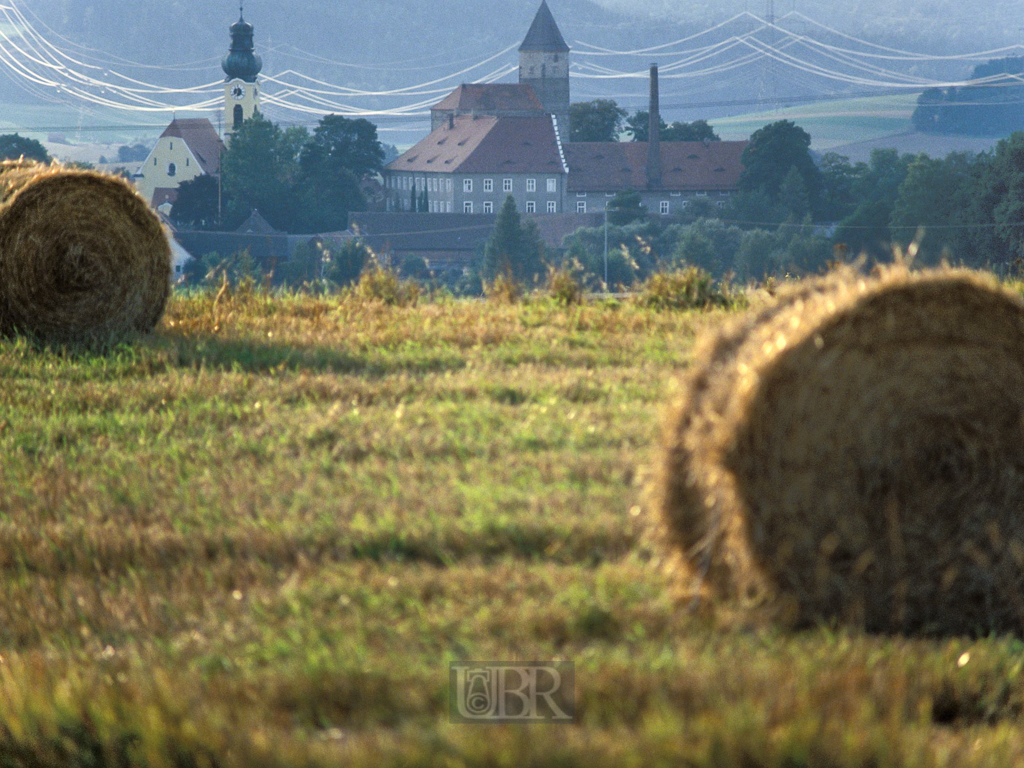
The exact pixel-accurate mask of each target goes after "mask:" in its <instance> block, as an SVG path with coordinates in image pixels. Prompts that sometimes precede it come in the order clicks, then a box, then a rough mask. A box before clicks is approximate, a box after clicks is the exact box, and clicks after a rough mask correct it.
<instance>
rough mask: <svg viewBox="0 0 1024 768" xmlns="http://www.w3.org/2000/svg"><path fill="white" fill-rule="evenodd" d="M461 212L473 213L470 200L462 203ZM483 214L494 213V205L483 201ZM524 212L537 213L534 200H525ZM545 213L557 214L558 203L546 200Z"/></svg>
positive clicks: (488, 201)
mask: <svg viewBox="0 0 1024 768" xmlns="http://www.w3.org/2000/svg"><path fill="white" fill-rule="evenodd" d="M462 212H463V213H473V202H472V201H471V200H466V201H465V202H463V203H462ZM483 212H484V213H494V203H492V202H491V201H490V200H485V201H484V209H483ZM526 212H527V213H536V212H537V201H536V200H527V201H526ZM547 212H548V213H558V203H557V202H555V201H554V200H548V202H547Z"/></svg>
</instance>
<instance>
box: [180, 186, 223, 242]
mask: <svg viewBox="0 0 1024 768" xmlns="http://www.w3.org/2000/svg"><path fill="white" fill-rule="evenodd" d="M218 187H219V184H218V182H217V179H216V178H215V177H214V176H209V175H207V174H203V175H201V176H196V177H195V178H194V179H192V180H191V181H184V182H182V183H181V184H180V185H179V186H178V199H177V200H175V201H174V207H173V208H172V209H171V222H172V223H173V224H174V226H176V227H178V228H180V229H214V228H216V227H217V226H219V225H220V205H219V202H220V200H219V189H218Z"/></svg>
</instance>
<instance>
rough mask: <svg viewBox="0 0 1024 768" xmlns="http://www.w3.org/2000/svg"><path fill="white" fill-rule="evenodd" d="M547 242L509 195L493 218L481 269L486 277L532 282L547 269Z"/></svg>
mask: <svg viewBox="0 0 1024 768" xmlns="http://www.w3.org/2000/svg"><path fill="white" fill-rule="evenodd" d="M543 255H544V243H543V242H542V241H541V239H540V234H539V233H538V231H537V225H536V224H535V223H534V222H533V221H527V222H525V223H523V220H522V217H520V215H519V209H518V208H517V207H516V201H515V200H514V199H513V198H512V195H509V196H508V197H506V198H505V202H504V204H503V205H502V206H501V210H500V211H499V212H498V216H497V218H496V219H495V221H494V230H493V231H492V232H491V236H490V237H489V238H488V239H487V243H486V244H485V246H484V258H483V263H482V265H481V272H482V274H483V278H484V279H485V280H494V279H495V278H496V277H498V275H506V276H508V277H511V278H512V279H514V280H515V281H516V282H519V283H531V282H533V280H534V279H535V278H536V277H538V276H539V275H540V274H541V272H542V271H543V268H544V263H543Z"/></svg>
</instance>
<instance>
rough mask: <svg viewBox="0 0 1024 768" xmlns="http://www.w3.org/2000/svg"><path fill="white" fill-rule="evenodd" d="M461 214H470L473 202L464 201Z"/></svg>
mask: <svg viewBox="0 0 1024 768" xmlns="http://www.w3.org/2000/svg"><path fill="white" fill-rule="evenodd" d="M462 212H463V213H472V212H473V202H472V201H471V200H466V201H465V202H464V203H463V204H462Z"/></svg>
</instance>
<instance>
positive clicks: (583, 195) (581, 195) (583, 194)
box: [576, 192, 587, 197]
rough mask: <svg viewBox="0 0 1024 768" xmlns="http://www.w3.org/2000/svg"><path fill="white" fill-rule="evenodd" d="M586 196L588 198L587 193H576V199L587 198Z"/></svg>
mask: <svg viewBox="0 0 1024 768" xmlns="http://www.w3.org/2000/svg"><path fill="white" fill-rule="evenodd" d="M586 196H587V193H586V192H577V193H576V197H586Z"/></svg>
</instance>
